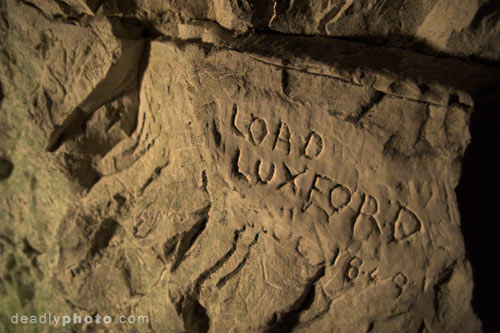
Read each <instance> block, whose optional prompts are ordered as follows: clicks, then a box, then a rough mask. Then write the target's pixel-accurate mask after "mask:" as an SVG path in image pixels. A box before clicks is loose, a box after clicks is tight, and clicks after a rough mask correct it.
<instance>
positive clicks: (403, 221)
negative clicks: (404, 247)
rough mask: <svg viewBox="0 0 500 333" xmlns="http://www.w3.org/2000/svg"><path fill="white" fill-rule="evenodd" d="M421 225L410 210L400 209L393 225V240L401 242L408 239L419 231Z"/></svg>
mask: <svg viewBox="0 0 500 333" xmlns="http://www.w3.org/2000/svg"><path fill="white" fill-rule="evenodd" d="M421 228H422V223H421V222H420V220H419V218H418V217H417V216H416V215H415V213H413V212H412V211H411V210H409V209H407V208H405V207H401V209H400V210H399V212H398V215H397V217H396V223H395V225H394V238H395V239H396V240H401V239H405V238H408V237H410V236H411V235H413V234H415V233H416V232H418V231H420V229H421Z"/></svg>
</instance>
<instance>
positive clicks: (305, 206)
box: [214, 105, 422, 241]
mask: <svg viewBox="0 0 500 333" xmlns="http://www.w3.org/2000/svg"><path fill="white" fill-rule="evenodd" d="M228 120H229V123H230V126H231V132H230V133H232V136H230V137H227V138H224V140H225V141H224V142H225V143H226V144H224V145H222V146H221V145H220V144H218V146H221V147H226V146H227V144H232V145H233V147H235V148H234V149H233V150H231V151H232V153H231V154H233V155H232V158H231V160H230V164H231V165H230V170H231V176H232V177H233V179H234V180H239V181H243V182H245V183H247V184H249V185H258V186H266V187H269V188H270V190H271V189H272V190H275V191H277V192H278V193H281V194H283V195H285V197H286V198H287V200H289V202H290V205H289V206H288V207H286V209H289V210H290V212H291V216H294V213H295V214H302V213H307V212H308V211H309V209H311V208H312V207H314V208H315V209H319V210H320V211H323V212H324V213H325V216H326V217H327V223H328V222H332V221H334V220H335V219H332V218H330V217H332V216H334V215H335V214H337V213H338V214H342V212H343V210H344V209H346V208H348V207H349V209H350V210H351V211H353V212H354V214H353V215H351V217H349V219H352V220H351V221H352V224H351V227H352V229H351V230H350V232H351V235H352V238H353V239H355V240H357V241H365V240H368V239H370V238H371V237H379V236H380V235H381V234H382V233H383V230H382V226H381V225H380V223H379V221H378V219H379V218H380V215H379V214H381V213H380V204H379V201H378V200H377V198H376V197H375V196H374V195H372V194H371V193H367V192H361V191H360V190H359V189H356V188H352V187H351V186H352V184H351V186H349V185H347V184H343V183H340V182H339V181H337V180H335V179H333V178H332V177H331V176H328V175H326V174H325V172H319V171H318V170H320V169H321V170H325V168H324V165H328V161H322V160H321V159H324V158H328V156H329V155H328V154H326V153H325V152H328V151H335V149H333V147H329V146H328V144H327V142H325V138H324V137H323V135H322V133H321V131H319V130H318V129H315V128H311V127H314V126H313V125H311V124H310V125H309V126H308V129H306V131H307V132H306V133H305V135H304V128H302V127H299V124H294V123H291V122H288V121H285V120H283V119H280V118H276V113H275V112H273V111H269V112H268V113H266V114H264V115H262V114H259V115H256V114H254V113H252V112H242V111H241V110H239V108H238V106H237V105H234V106H233V107H232V109H231V110H230V115H229V118H228ZM301 131H302V132H301ZM217 133H219V131H216V134H217ZM216 134H214V135H216ZM215 139H216V140H214V142H220V140H221V139H220V138H218V137H217V138H215ZM330 148H331V149H330ZM323 156H325V157H323ZM320 165H323V167H316V166H320ZM341 173H342V172H341ZM351 183H352V182H351ZM353 198H356V200H353ZM313 214H315V213H313ZM295 216H296V215H295ZM382 216H383V214H382ZM385 225H386V224H383V226H385ZM392 226H393V229H392V230H388V233H392V234H393V239H395V240H402V239H405V238H408V237H410V236H411V235H413V234H415V233H416V232H418V231H419V230H421V228H422V223H421V222H420V220H419V219H418V217H417V216H416V215H415V213H413V212H412V211H411V210H409V209H407V208H405V207H400V209H399V211H398V212H397V216H396V219H395V222H394V224H392ZM388 227H389V228H391V225H389V226H388Z"/></svg>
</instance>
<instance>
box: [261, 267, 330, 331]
mask: <svg viewBox="0 0 500 333" xmlns="http://www.w3.org/2000/svg"><path fill="white" fill-rule="evenodd" d="M324 275H325V266H324V265H323V266H321V268H320V269H319V270H318V272H317V273H316V274H315V275H314V277H313V278H312V279H311V280H310V281H309V283H308V284H307V285H306V287H305V288H304V291H303V292H302V295H300V297H299V298H298V299H297V300H296V301H295V302H294V303H293V304H292V306H291V307H290V310H288V311H287V312H284V313H281V314H278V315H277V318H276V319H275V320H273V321H274V323H270V324H268V327H269V328H268V330H266V332H268V333H286V332H292V331H293V329H294V327H296V326H297V325H299V317H300V314H301V313H302V312H304V311H305V310H307V309H309V308H310V307H311V305H312V303H313V301H314V297H315V288H316V282H318V281H319V279H321V278H322V277H323V276H324Z"/></svg>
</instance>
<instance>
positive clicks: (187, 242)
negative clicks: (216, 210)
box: [170, 206, 210, 272]
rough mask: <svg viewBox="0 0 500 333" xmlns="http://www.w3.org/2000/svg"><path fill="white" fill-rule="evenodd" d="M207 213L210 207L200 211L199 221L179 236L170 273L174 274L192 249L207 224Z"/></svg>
mask: <svg viewBox="0 0 500 333" xmlns="http://www.w3.org/2000/svg"><path fill="white" fill-rule="evenodd" d="M209 211H210V206H207V207H206V208H204V209H202V210H201V211H200V219H199V220H198V221H197V222H196V223H195V224H194V225H193V226H192V227H191V229H189V230H188V231H186V232H185V233H183V234H182V235H181V236H180V242H179V244H178V245H177V251H176V255H175V260H174V262H173V264H172V267H171V269H170V271H171V272H175V271H176V270H177V268H178V267H179V265H180V264H181V263H182V262H183V261H184V259H185V257H186V253H187V252H188V251H189V250H190V249H191V248H192V247H193V245H194V243H195V242H196V240H197V239H198V237H199V236H200V235H201V234H202V232H203V231H204V230H205V228H206V226H207V222H208V213H209Z"/></svg>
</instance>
